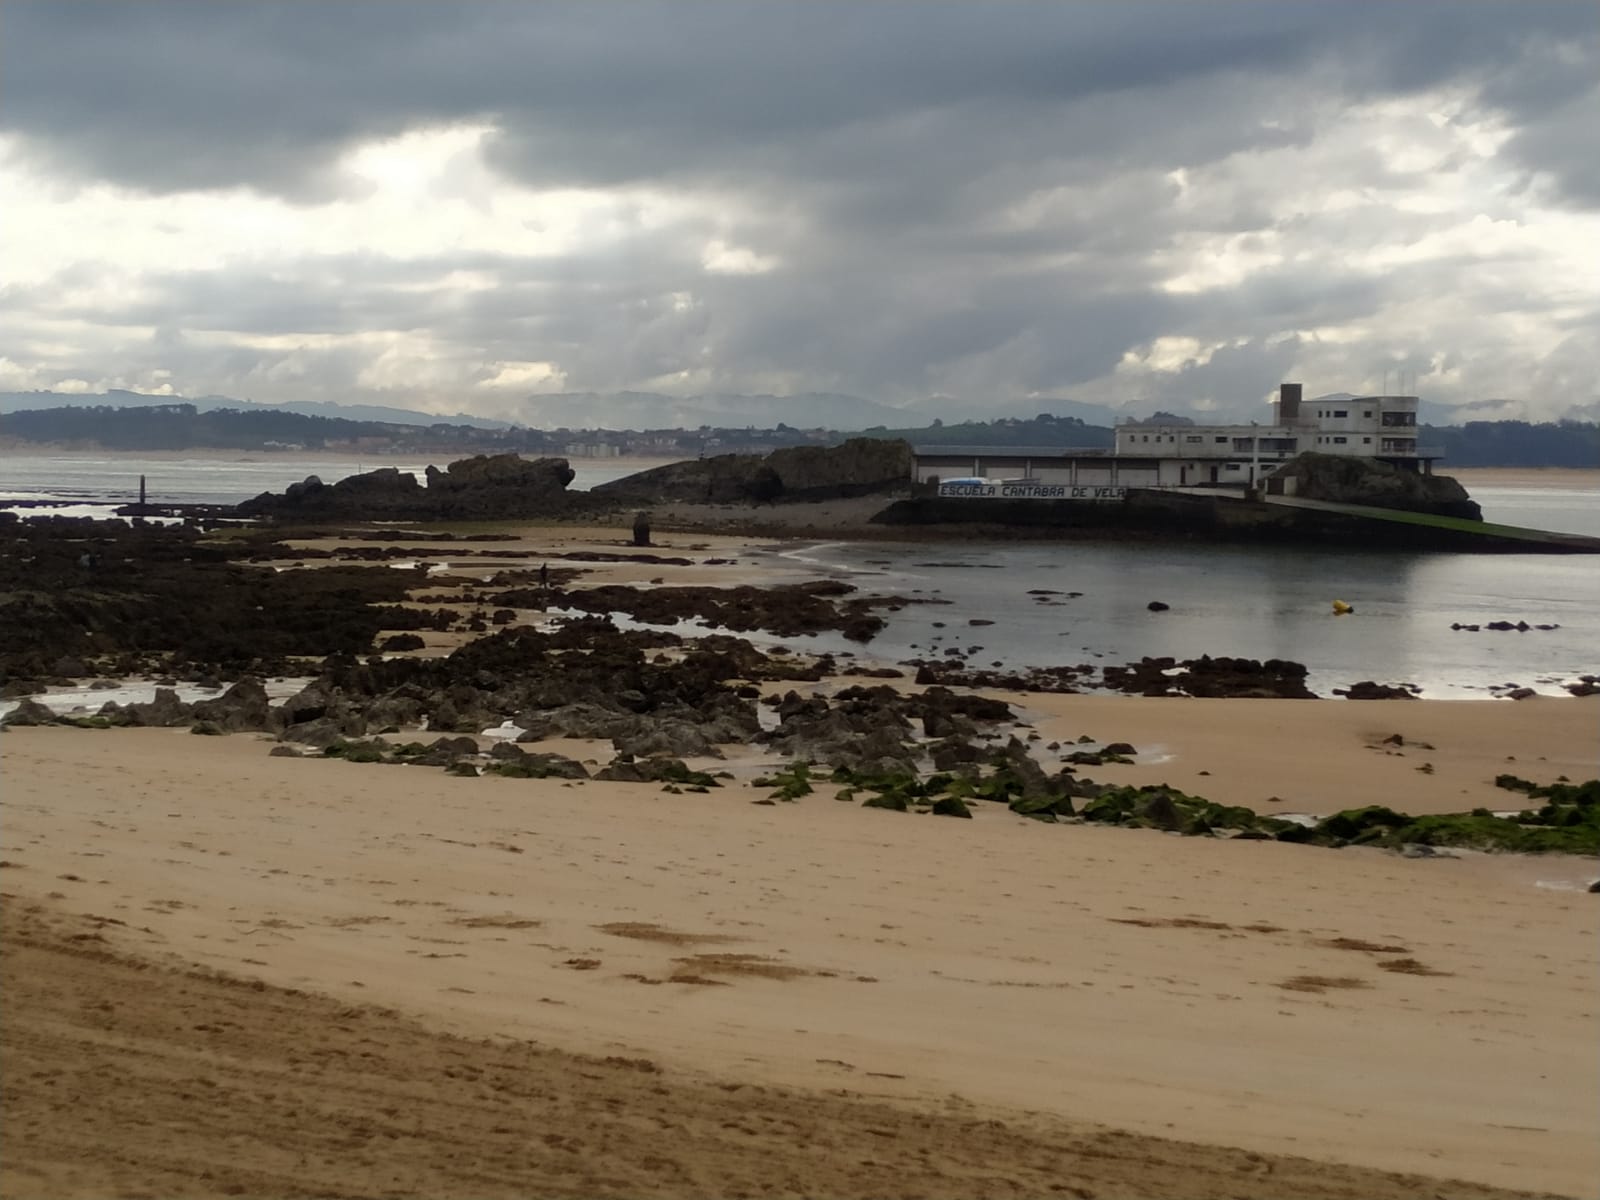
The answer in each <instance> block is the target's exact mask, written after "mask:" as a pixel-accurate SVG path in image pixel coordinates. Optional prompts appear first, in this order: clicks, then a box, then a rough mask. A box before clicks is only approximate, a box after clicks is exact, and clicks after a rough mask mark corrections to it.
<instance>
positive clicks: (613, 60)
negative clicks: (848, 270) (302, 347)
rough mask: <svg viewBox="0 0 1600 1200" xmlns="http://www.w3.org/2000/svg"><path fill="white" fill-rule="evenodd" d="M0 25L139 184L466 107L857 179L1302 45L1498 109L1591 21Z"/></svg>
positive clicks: (658, 7) (30, 118)
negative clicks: (1532, 58)
mask: <svg viewBox="0 0 1600 1200" xmlns="http://www.w3.org/2000/svg"><path fill="white" fill-rule="evenodd" d="M4 21H5V27H4V31H5V37H4V39H3V41H0V68H3V76H0V77H3V78H4V80H5V83H4V85H3V86H4V89H5V104H4V108H3V113H4V121H5V124H6V125H7V127H9V128H11V129H13V130H15V131H17V132H20V133H21V134H23V135H24V136H25V137H26V138H27V139H28V140H29V143H30V145H31V146H33V147H34V148H36V149H37V150H39V151H40V152H43V153H47V154H50V155H52V156H53V157H54V158H55V159H56V160H57V161H58V162H59V163H61V164H63V165H68V166H71V167H73V168H75V169H77V170H78V171H80V172H81V173H83V174H84V175H85V176H87V177H91V178H92V177H104V178H110V179H114V180H117V181H119V182H125V183H131V184H135V185H137V186H141V187H145V188H149V189H152V190H156V191H163V190H174V189H184V188H206V187H216V188H225V187H230V186H240V185H243V186H251V187H256V188H260V189H263V190H267V191H278V192H282V193H285V194H290V195H304V194H308V193H311V192H315V191H316V190H317V189H318V188H319V187H322V186H325V185H326V184H327V178H326V176H325V174H324V172H325V169H326V168H327V166H328V165H329V163H330V161H331V160H332V158H333V157H335V156H336V155H337V154H338V153H339V152H340V151H341V150H342V149H343V148H345V147H347V146H348V145H350V144H351V143H352V142H354V141H356V140H359V139H362V138H369V137H372V136H377V135H382V134H386V133H394V132H398V131H400V130H402V129H405V128H409V127H414V126H416V125H419V124H428V123H438V122H451V121H458V120H474V119H489V120H492V121H494V122H495V123H496V124H497V125H498V126H499V127H500V130H501V134H500V139H499V142H498V144H497V146H496V148H495V155H496V159H497V161H498V162H499V163H501V164H502V165H503V166H504V167H505V168H506V169H508V170H510V171H513V172H515V173H516V174H518V175H519V176H521V177H523V178H525V179H529V180H532V181H536V182H541V183H563V184H565V183H584V184H591V185H598V184H607V183H616V182H623V181H635V180H648V179H662V178H674V177H698V176H702V175H705V174H707V173H709V174H716V173H718V172H734V173H738V172H742V171H754V172H757V173H761V174H772V175H776V176H783V175H785V174H787V173H788V168H786V164H791V165H792V167H793V168H795V169H797V171H798V170H801V169H804V168H806V167H811V168H820V169H821V170H822V171H823V173H824V174H827V173H830V172H831V173H832V174H833V175H834V176H835V177H841V178H863V177H865V178H871V177H872V176H873V175H875V174H876V173H877V171H878V170H885V169H892V168H893V167H894V166H895V165H896V163H895V162H894V161H893V159H892V158H891V160H890V161H884V159H883V157H882V155H881V154H880V153H879V152H878V149H877V148H875V147H873V146H872V141H873V138H874V137H875V136H876V137H880V138H882V139H883V140H885V141H886V142H888V143H890V145H888V146H886V147H885V149H887V150H888V151H889V152H890V153H891V155H893V143H903V144H904V146H905V148H906V153H904V154H901V155H893V158H904V159H911V160H916V161H924V162H925V161H927V157H928V154H929V152H930V145H929V144H930V143H941V142H942V143H943V149H944V154H943V155H942V156H941V157H942V158H944V159H945V160H946V161H948V162H950V163H951V164H952V165H959V164H962V163H964V162H966V161H967V160H969V159H970V158H971V157H972V156H974V155H976V156H977V157H978V158H980V159H982V158H984V157H986V155H985V153H984V151H985V149H986V147H988V146H990V145H993V144H994V142H995V141H996V140H997V141H998V142H999V144H1000V145H1001V146H1002V147H1003V146H1006V145H1011V146H1012V148H1013V149H1015V148H1016V147H1015V143H1016V142H1019V141H1020V142H1021V143H1023V144H1025V145H1026V144H1033V143H1035V142H1037V141H1039V140H1040V136H1041V135H1044V134H1048V133H1049V130H1048V128H1047V126H1048V124H1049V121H1048V120H1045V121H1043V122H1042V125H1043V126H1045V127H1042V128H1041V127H1039V126H1040V125H1041V121H1040V116H1041V114H1044V115H1046V116H1048V114H1049V113H1051V112H1052V111H1056V110H1062V109H1065V108H1067V107H1069V106H1071V105H1072V104H1073V103H1074V102H1077V101H1081V100H1083V99H1085V98H1087V97H1094V96H1106V97H1113V96H1117V95H1125V94H1130V93H1138V92H1142V91H1146V90H1149V89H1159V88H1167V87H1172V86H1174V85H1177V84H1181V83H1182V82H1183V81H1185V80H1188V79H1193V78H1197V77H1203V76H1210V75H1214V74H1217V73H1222V72H1238V73H1240V74H1241V75H1242V76H1243V75H1253V76H1256V77H1258V78H1260V77H1271V78H1272V79H1274V80H1276V81H1277V84H1278V86H1279V87H1281V88H1282V89H1283V91H1284V94H1285V96H1287V95H1288V93H1289V92H1290V91H1291V90H1292V89H1293V88H1294V87H1295V81H1296V79H1297V78H1299V77H1300V76H1301V74H1302V73H1303V72H1304V71H1305V70H1306V69H1307V68H1308V67H1309V66H1311V65H1312V64H1315V63H1318V62H1328V63H1333V64H1335V65H1336V67H1337V69H1338V72H1339V74H1340V75H1341V76H1342V77H1343V78H1344V80H1345V82H1346V84H1347V86H1348V87H1349V88H1350V89H1351V91H1352V92H1353V93H1355V94H1366V93H1369V92H1371V93H1389V92H1403V91H1407V90H1411V89H1415V88H1419V87H1426V86H1430V85H1432V84H1434V83H1437V82H1439V81H1440V80H1444V79H1454V78H1464V79H1466V80H1468V81H1469V82H1470V81H1471V80H1472V79H1474V78H1475V77H1477V76H1479V75H1482V76H1483V77H1484V78H1485V79H1486V80H1487V79H1488V77H1489V76H1490V75H1493V76H1494V77H1495V78H1496V79H1497V80H1500V81H1501V82H1500V84H1499V86H1498V90H1497V92H1496V94H1495V95H1493V96H1490V97H1486V99H1487V101H1488V102H1490V103H1498V104H1501V105H1504V106H1505V107H1506V108H1507V109H1508V110H1509V111H1511V112H1512V113H1513V115H1514V117H1525V116H1528V115H1529V114H1537V113H1541V112H1544V111H1547V110H1549V109H1550V108H1552V107H1553V106H1555V105H1557V104H1559V103H1560V102H1561V101H1562V99H1563V94H1562V91H1561V89H1560V88H1559V87H1554V86H1545V87H1540V86H1534V85H1532V84H1526V83H1524V84H1521V85H1518V84H1516V82H1515V77H1516V75H1517V72H1516V70H1515V67H1516V65H1517V63H1518V62H1519V61H1520V60H1521V59H1522V57H1523V55H1524V54H1525V53H1532V54H1535V55H1538V56H1540V57H1541V58H1542V57H1548V55H1549V54H1550V53H1552V50H1551V49H1550V48H1551V47H1564V48H1566V51H1567V52H1568V55H1569V57H1570V56H1571V55H1570V50H1571V48H1572V47H1573V46H1575V45H1577V46H1587V50H1586V51H1585V54H1586V55H1587V66H1588V67H1589V68H1590V69H1591V78H1592V68H1593V65H1594V60H1593V43H1592V37H1593V32H1594V24H1595V19H1594V15H1593V10H1592V6H1589V5H1585V4H1571V3H1557V4H1554V5H1540V4H1517V5H1513V6H1506V7H1501V6H1487V5H1475V4H1466V5H1462V4H1424V3H1406V4H1382V3H1373V4H1361V3H1358V4H1350V3H1344V4H1337V5H1328V4H1286V3H1274V4H1261V3H1224V4H1198V3H1168V4H1115V5H1113V4H1075V5H1074V4H1063V5H1048V6H1046V5H1023V4H1014V5H991V4H976V3H963V4H935V3H928V4H915V5H912V4H905V5H900V4H843V3H839V4H830V3H812V2H810V0H807V2H806V3H786V4H777V3H774V4H752V5H728V4H722V3H693V2H676V3H608V4H585V5H578V4H561V5H556V4H510V3H495V2H485V3H471V4H438V3H426V4H416V3H386V4H382V5H376V4H365V3H318V4H303V3H244V4H194V3H187V2H185V3H159V2H145V0H141V2H140V3H134V4H128V3H84V2H79V0H12V2H11V3H8V4H7V6H6V9H5V14H4ZM1586 38H1587V39H1589V40H1588V41H1585V39H1586ZM1530 47H1531V49H1530ZM1583 65H1584V64H1583V63H1580V64H1578V67H1576V68H1572V69H1571V73H1572V74H1577V73H1579V72H1580V71H1581V68H1582V66H1583ZM975 113H976V114H979V116H978V118H977V119H974V117H973V114H975ZM1169 115H1170V117H1171V118H1172V119H1173V120H1175V121H1179V120H1183V119H1184V118H1185V117H1186V116H1190V117H1192V115H1193V114H1185V113H1184V112H1183V111H1181V110H1174V111H1172V112H1171V113H1170V114H1169ZM975 126H976V127H979V128H974V127H975ZM1030 127H1034V128H1032V130H1031V132H1030ZM1235 128H1237V127H1235ZM947 129H949V130H950V131H951V133H953V134H960V135H962V136H960V137H955V138H953V140H946V138H944V137H942V136H941V134H942V133H943V132H944V131H946V130H947ZM980 129H981V133H982V135H983V136H977V137H975V136H973V135H974V134H975V133H978V132H979V130H980ZM1018 131H1022V133H1021V136H1020V137H1019V136H1017V135H1018ZM1121 132H1122V131H1118V130H1115V129H1111V130H1107V131H1106V132H1105V135H1104V140H1105V141H1106V142H1108V143H1109V142H1114V141H1115V140H1116V139H1117V138H1119V137H1120V135H1121ZM1238 132H1239V135H1240V136H1243V137H1246V138H1248V137H1249V136H1251V135H1250V133H1249V132H1248V131H1246V130H1239V131H1238ZM1072 136H1073V137H1075V138H1083V137H1086V136H1087V137H1093V136H1094V131H1093V130H1092V129H1084V128H1081V127H1080V128H1076V129H1074V130H1073V131H1072ZM1212 140H1213V141H1215V140H1217V139H1212ZM1222 140H1227V139H1222ZM862 147H868V148H869V149H870V152H866V151H863V150H862V149H861V148H862ZM1535 152H1536V148H1535Z"/></svg>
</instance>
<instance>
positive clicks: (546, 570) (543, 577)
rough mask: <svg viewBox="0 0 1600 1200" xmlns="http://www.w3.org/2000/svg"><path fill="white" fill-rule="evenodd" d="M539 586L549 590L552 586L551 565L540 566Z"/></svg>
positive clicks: (542, 564)
mask: <svg viewBox="0 0 1600 1200" xmlns="http://www.w3.org/2000/svg"><path fill="white" fill-rule="evenodd" d="M539 586H540V587H542V588H548V587H549V586H550V564H549V563H540V564H539Z"/></svg>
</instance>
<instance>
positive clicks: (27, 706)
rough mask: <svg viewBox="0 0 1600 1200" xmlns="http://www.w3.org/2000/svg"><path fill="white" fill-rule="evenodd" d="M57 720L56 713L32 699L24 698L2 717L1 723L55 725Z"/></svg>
mask: <svg viewBox="0 0 1600 1200" xmlns="http://www.w3.org/2000/svg"><path fill="white" fill-rule="evenodd" d="M55 722H56V714H55V713H53V712H52V711H50V709H48V708H46V707H45V706H44V705H42V704H40V703H39V702H38V701H37V700H32V699H24V700H23V701H22V703H21V704H19V705H17V707H16V708H14V709H12V710H11V711H10V712H8V713H7V714H6V715H5V717H4V718H3V719H0V725H54V724H55Z"/></svg>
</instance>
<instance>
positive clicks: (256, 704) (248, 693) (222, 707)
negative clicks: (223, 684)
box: [190, 677, 272, 733]
mask: <svg viewBox="0 0 1600 1200" xmlns="http://www.w3.org/2000/svg"><path fill="white" fill-rule="evenodd" d="M190 711H191V712H192V713H193V715H194V716H195V717H196V718H197V719H199V720H200V721H203V722H207V721H208V722H214V723H215V724H216V725H217V726H218V727H219V728H220V729H222V730H223V732H225V733H242V732H246V731H249V730H264V729H267V728H268V727H269V724H270V722H271V719H272V712H271V705H270V703H269V702H268V700H267V689H266V688H265V687H263V686H262V684H261V681H260V680H259V679H253V678H249V677H246V678H244V679H241V680H239V682H238V683H236V684H234V685H233V686H232V687H230V688H229V689H228V690H227V691H226V692H224V693H223V694H222V695H220V696H218V697H217V698H216V699H215V700H202V701H200V702H199V703H198V704H195V705H194V706H193V708H192V709H191V710H190Z"/></svg>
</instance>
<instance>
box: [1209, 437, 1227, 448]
mask: <svg viewBox="0 0 1600 1200" xmlns="http://www.w3.org/2000/svg"><path fill="white" fill-rule="evenodd" d="M1211 440H1212V441H1214V442H1216V443H1217V445H1219V446H1226V445H1227V444H1228V439H1227V438H1226V437H1219V438H1212V439H1211Z"/></svg>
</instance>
